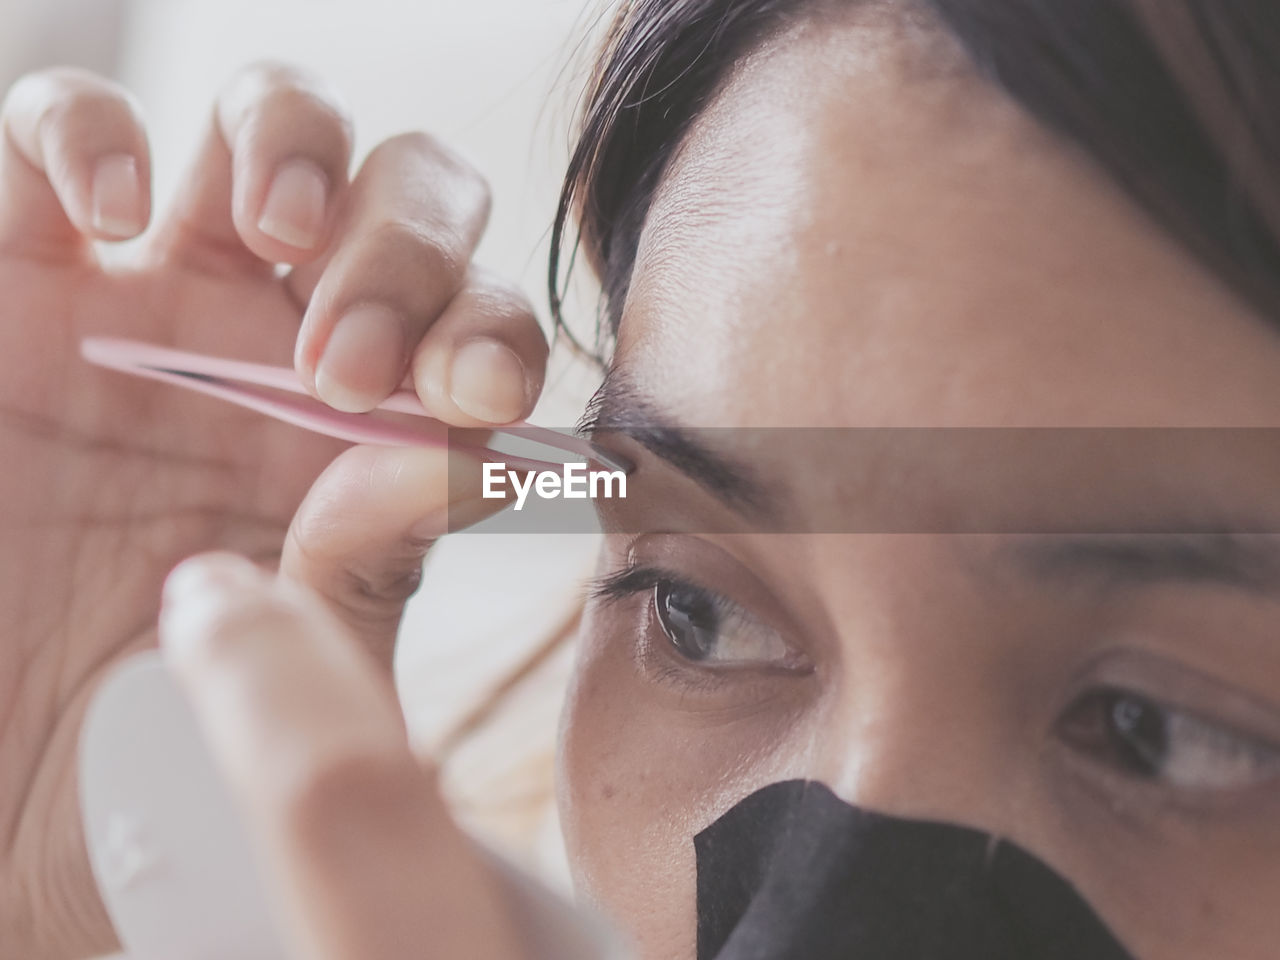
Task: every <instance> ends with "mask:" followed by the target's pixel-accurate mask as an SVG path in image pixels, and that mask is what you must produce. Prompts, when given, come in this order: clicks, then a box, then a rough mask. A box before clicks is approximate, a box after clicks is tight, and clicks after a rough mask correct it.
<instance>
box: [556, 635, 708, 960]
mask: <svg viewBox="0 0 1280 960" xmlns="http://www.w3.org/2000/svg"><path fill="white" fill-rule="evenodd" d="M585 627H586V629H587V630H590V628H591V623H590V622H589V621H588V622H587V623H586V624H585ZM583 636H584V637H585V638H589V637H590V636H591V635H590V633H585V632H584V634H583ZM583 643H584V646H583V649H582V650H581V652H580V654H579V660H578V665H577V670H576V673H575V676H574V681H573V684H572V686H571V688H570V691H569V696H568V698H567V700H566V702H565V708H564V711H565V712H564V717H563V720H562V723H561V733H560V749H559V756H558V764H557V794H558V803H559V812H560V822H561V826H562V829H563V831H564V839H565V845H566V848H567V852H568V856H569V863H570V867H571V869H572V872H573V879H574V885H575V887H576V888H577V892H578V894H579V896H581V897H582V898H584V899H585V900H587V901H588V902H590V903H592V904H594V905H595V906H596V907H597V908H599V909H600V910H601V911H602V912H603V913H604V914H605V915H606V916H607V917H609V918H610V919H611V920H612V921H613V922H614V923H615V924H617V925H618V926H619V927H621V929H622V931H623V932H624V933H625V934H626V935H627V936H628V937H629V938H630V939H631V940H632V942H633V943H635V944H636V945H637V947H638V948H639V950H640V956H642V957H693V956H694V954H695V942H696V935H695V931H696V926H695V924H696V914H695V894H694V891H695V870H694V860H693V845H692V842H691V837H692V831H691V830H690V825H689V811H688V810H687V809H686V808H685V807H684V805H683V801H684V800H685V799H686V798H687V796H688V794H687V792H684V791H682V790H681V789H680V788H679V784H680V779H681V777H680V771H679V770H678V769H676V765H675V764H674V763H673V762H672V759H671V757H670V754H669V753H668V752H667V751H666V750H665V743H664V738H663V736H662V734H661V732H660V731H657V730H654V729H653V728H652V727H651V725H650V724H649V723H648V722H647V718H646V717H645V716H644V715H643V713H641V714H637V712H636V710H635V704H634V703H629V702H627V699H626V694H625V693H623V691H621V690H620V689H619V687H620V686H621V684H620V683H619V679H620V678H619V676H618V674H619V670H618V669H617V664H616V663H612V662H611V661H610V658H609V657H608V656H602V655H601V651H600V650H599V649H597V645H596V644H595V643H593V642H592V641H591V640H590V639H584V641H583Z"/></svg>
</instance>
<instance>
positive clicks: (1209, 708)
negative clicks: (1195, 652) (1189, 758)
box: [1055, 645, 1280, 749]
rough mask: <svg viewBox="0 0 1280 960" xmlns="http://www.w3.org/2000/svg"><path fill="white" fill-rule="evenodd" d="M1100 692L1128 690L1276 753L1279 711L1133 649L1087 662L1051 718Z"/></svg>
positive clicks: (1279, 734)
mask: <svg viewBox="0 0 1280 960" xmlns="http://www.w3.org/2000/svg"><path fill="white" fill-rule="evenodd" d="M1105 687H1111V688H1116V689H1121V690H1127V691H1130V692H1132V693H1135V694H1137V695H1139V696H1142V697H1145V698H1146V699H1148V700H1151V701H1153V702H1154V703H1157V704H1159V705H1160V706H1161V707H1162V708H1163V709H1165V710H1169V711H1177V712H1180V713H1185V714H1188V715H1190V716H1193V717H1195V718H1197V719H1198V720H1200V721H1201V722H1203V723H1209V724H1214V725H1217V726H1221V727H1224V728H1226V729H1228V730H1230V731H1232V732H1234V733H1236V734H1237V735H1239V736H1241V737H1245V738H1249V739H1251V740H1256V741H1258V742H1260V743H1263V744H1267V745H1270V746H1275V747H1276V748H1277V749H1280V706H1273V705H1271V704H1269V703H1265V702H1262V701H1260V700H1259V698H1257V697H1255V696H1254V695H1253V694H1251V693H1249V692H1247V691H1245V690H1243V689H1242V688H1240V687H1239V686H1238V685H1236V684H1233V683H1231V682H1230V681H1227V680H1223V679H1220V678H1217V677H1213V676H1210V675H1208V674H1206V673H1204V672H1202V671H1200V670H1198V669H1194V668H1192V667H1189V666H1187V665H1185V664H1183V663H1181V662H1178V661H1176V660H1173V659H1170V658H1168V657H1165V656H1162V655H1160V654H1157V653H1154V652H1152V651H1150V650H1147V649H1143V648H1140V647H1136V646H1132V645H1124V646H1119V647H1112V648H1110V649H1108V650H1105V651H1103V652H1102V653H1100V654H1099V655H1098V656H1096V657H1093V658H1092V659H1090V660H1089V661H1088V663H1086V664H1085V666H1084V667H1083V669H1082V670H1081V671H1080V672H1079V673H1078V674H1077V676H1076V678H1075V680H1074V681H1073V682H1072V683H1071V685H1070V688H1069V690H1068V691H1067V697H1066V702H1065V703H1064V704H1062V705H1061V706H1060V707H1059V708H1058V710H1057V711H1056V712H1055V716H1060V715H1061V714H1062V712H1063V711H1064V710H1065V709H1066V708H1067V707H1068V706H1069V705H1071V704H1073V703H1075V702H1076V701H1077V700H1078V699H1079V698H1080V697H1081V696H1083V695H1084V694H1085V693H1086V692H1088V691H1090V690H1096V689H1099V688H1105Z"/></svg>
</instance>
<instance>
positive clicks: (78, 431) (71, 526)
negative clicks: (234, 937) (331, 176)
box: [0, 257, 340, 958]
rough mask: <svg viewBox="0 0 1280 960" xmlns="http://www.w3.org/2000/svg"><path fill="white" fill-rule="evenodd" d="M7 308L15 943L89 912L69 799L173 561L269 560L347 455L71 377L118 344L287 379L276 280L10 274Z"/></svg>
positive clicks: (242, 415)
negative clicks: (129, 342)
mask: <svg viewBox="0 0 1280 960" xmlns="http://www.w3.org/2000/svg"><path fill="white" fill-rule="evenodd" d="M0 290H3V291H4V296H3V298H2V299H0V463H2V464H3V468H0V470H2V472H0V494H2V495H0V544H2V546H0V550H2V551H3V552H2V553H0V563H2V564H3V570H4V576H3V577H0V621H2V622H3V623H4V624H5V631H6V636H5V637H4V639H3V643H4V644H6V646H7V649H6V650H4V652H3V657H2V658H0V664H2V669H0V783H3V784H4V785H5V789H3V790H0V827H3V829H4V833H3V836H4V837H6V838H8V840H7V843H6V844H5V846H4V847H3V848H0V857H3V859H2V860H0V885H3V886H10V885H12V888H13V889H20V890H22V891H23V894H24V899H25V901H26V902H25V907H26V909H25V910H23V911H22V912H24V913H25V914H26V915H25V916H20V917H18V918H14V919H16V922H17V924H18V925H22V924H25V923H27V922H30V921H32V919H33V916H34V915H35V914H36V913H37V912H44V913H46V914H47V911H48V910H49V905H50V904H55V905H57V904H65V905H66V909H67V910H68V911H70V912H71V914H72V915H71V916H67V917H65V918H61V919H62V920H63V922H64V923H65V924H67V925H68V926H69V927H75V926H77V925H79V924H81V923H82V922H83V920H84V918H83V917H81V916H80V911H90V912H91V911H93V910H96V909H97V908H96V907H95V906H93V905H91V904H84V903H83V902H81V901H83V898H84V897H83V891H84V890H86V889H89V890H91V889H92V887H91V886H90V885H87V884H86V879H85V877H86V871H87V869H88V867H87V863H86V861H85V858H84V852H83V849H82V842H81V840H80V833H79V821H78V814H77V811H76V809H75V792H74V791H73V790H69V789H68V788H67V785H68V782H69V778H70V777H71V776H72V774H73V762H74V756H75V742H76V737H77V732H78V729H79V726H80V719H81V716H82V714H83V711H84V708H85V706H86V703H87V700H88V697H89V695H90V693H91V691H92V688H93V686H94V681H95V680H96V679H97V678H98V677H99V676H100V675H101V674H102V673H103V672H104V671H105V670H106V669H107V668H108V667H109V666H110V665H111V664H112V663H113V662H114V661H115V660H116V659H118V658H119V657H121V656H122V655H124V654H125V653H126V652H128V651H130V650H133V649H137V648H141V647H144V646H147V645H149V644H151V643H152V637H153V622H154V619H155V611H156V609H157V607H158V595H159V587H160V584H161V582H162V580H163V578H164V576H165V574H166V573H167V571H168V570H169V569H170V568H171V567H172V566H173V564H174V563H175V562H176V561H177V560H179V559H181V558H182V557H184V556H186V555H189V554H191V553H194V552H197V551H200V550H204V549H208V548H216V547H226V548H230V549H234V550H236V551H239V552H241V553H245V554H248V555H251V556H256V557H260V558H264V559H269V558H270V557H271V556H273V555H275V554H277V553H278V551H279V549H280V545H281V543H282V540H283V536H284V533H285V531H286V529H287V526H288V523H289V520H290V517H291V515H292V513H293V511H294V509H295V507H296V506H297V504H298V502H299V501H300V500H301V499H302V496H303V494H304V493H305V491H306V489H307V487H308V485H309V484H310V482H311V481H312V480H313V479H314V477H315V476H316V474H317V473H318V472H319V471H320V469H321V468H322V467H323V465H324V464H325V463H326V462H327V461H328V460H330V459H331V458H332V457H333V455H334V454H335V453H336V452H337V451H338V449H339V447H340V445H338V444H336V443H334V442H333V441H328V440H324V439H322V438H319V437H315V436H312V435H309V434H306V433H303V432H302V431H299V430H296V429H294V428H290V427H286V426H282V425H278V424H275V423H272V422H270V421H267V420H265V419H262V418H258V417H256V416H255V415H253V414H251V413H247V412H244V411H239V410H237V409H235V408H232V407H229V406H223V405H219V404H218V403H217V402H216V401H213V400H209V399H206V398H203V397H199V396H196V395H192V394H186V393H183V392H181V391H177V390H173V389H171V388H167V387H164V386H160V385H156V384H151V383H148V382H145V381H139V380H133V379H130V378H127V377H125V376H123V375H121V374H116V373H112V372H108V371H101V370H97V369H96V368H92V367H89V366H88V365H86V364H85V363H84V362H83V361H82V360H81V359H80V358H79V353H78V342H79V339H80V337H82V336H85V335H91V334H108V335H116V336H128V337H136V338H139V339H145V340H150V341H155V342H161V343H171V344H176V345H180V346H184V347H191V348H195V349H203V350H207V351H210V352H215V353H222V354H225V355H228V356H236V357H244V358H253V359H260V360H266V361H272V362H287V361H288V358H289V357H290V356H291V353H292V349H293V342H294V338H295V336H296V333H297V327H298V319H299V318H298V310H297V307H296V306H295V305H294V304H293V303H292V302H291V301H290V299H289V297H288V296H287V295H286V293H285V290H284V287H283V284H282V283H281V282H280V281H278V280H276V279H275V278H274V277H273V276H271V275H270V274H269V273H266V272H264V273H262V274H261V275H258V276H246V275H244V274H243V273H240V274H228V275H227V276H224V277H219V276H213V275H209V274H203V273H198V272H195V271H192V270H189V269H183V268H180V267H175V266H173V265H168V266H165V267H164V268H163V269H159V268H157V269H150V270H142V271H135V272H128V273H124V272H116V273H110V272H104V271H102V270H101V269H100V268H98V267H97V266H94V265H89V264H82V263H77V264H70V265H68V264H66V263H52V262H49V263H46V262H38V261H35V260H30V259H21V258H14V257H8V258H3V259H0ZM33 881H34V882H33ZM68 900H70V901H71V903H69V904H68ZM48 919H49V918H48V917H47V916H45V918H44V922H45V923H47V922H48ZM10 923H11V919H10V918H6V921H5V925H6V927H7V928H9V929H11V930H12V929H14V928H13V927H12V926H10ZM20 939H21V938H19V940H20ZM86 946H88V947H90V948H101V947H103V946H105V945H104V944H87V945H86ZM0 956H3V957H6V958H7V954H6V953H5V951H4V950H0Z"/></svg>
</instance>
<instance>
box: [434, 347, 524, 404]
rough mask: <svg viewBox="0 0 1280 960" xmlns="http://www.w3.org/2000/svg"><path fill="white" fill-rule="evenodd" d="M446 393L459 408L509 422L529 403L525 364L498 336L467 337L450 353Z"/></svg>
mask: <svg viewBox="0 0 1280 960" xmlns="http://www.w3.org/2000/svg"><path fill="white" fill-rule="evenodd" d="M449 396H450V397H452V398H453V402H454V403H455V404H457V405H458V409H459V410H461V411H462V412H463V413H465V414H467V415H468V416H472V417H475V418H476V419H477V420H484V421H486V422H487V423H510V422H511V421H512V420H515V419H517V418H518V417H519V416H520V415H521V414H523V413H524V411H525V406H526V405H527V403H528V398H529V386H528V380H527V378H526V376H525V372H524V364H523V363H521V362H520V358H519V357H518V356H516V354H515V352H514V351H513V350H512V349H511V348H510V347H508V346H507V345H506V344H503V343H499V342H498V341H497V340H490V339H488V338H482V339H479V340H468V341H467V342H466V343H464V344H462V346H461V347H459V348H458V352H457V353H455V354H454V356H453V366H452V367H451V368H450V371H449Z"/></svg>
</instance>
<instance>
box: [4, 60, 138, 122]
mask: <svg viewBox="0 0 1280 960" xmlns="http://www.w3.org/2000/svg"><path fill="white" fill-rule="evenodd" d="M4 110H5V113H6V114H11V113H22V114H26V115H27V120H28V122H29V123H31V124H32V125H33V127H35V128H37V129H48V128H49V127H54V128H62V129H67V128H71V129H84V128H102V127H105V126H109V125H113V124H118V123H121V122H124V123H130V124H136V125H139V126H140V125H141V110H140V108H139V106H138V104H137V101H136V100H135V99H134V98H133V96H132V94H130V93H129V92H128V91H127V90H125V89H123V88H121V87H118V86H116V85H115V84H112V83H110V82H109V81H107V80H104V79H102V78H101V77H98V76H96V75H94V74H91V73H89V72H87V71H84V70H78V69H74V68H70V67H59V68H55V69H51V70H41V71H36V72H33V73H28V74H26V75H24V76H22V77H20V78H19V79H18V80H17V81H16V82H15V83H14V84H13V86H12V87H11V88H10V90H9V94H8V96H7V97H6V99H5V107H4Z"/></svg>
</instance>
